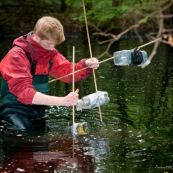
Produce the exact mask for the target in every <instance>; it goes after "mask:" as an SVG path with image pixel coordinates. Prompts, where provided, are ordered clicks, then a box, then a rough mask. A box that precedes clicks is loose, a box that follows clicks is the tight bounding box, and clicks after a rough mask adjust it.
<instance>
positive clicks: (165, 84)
mask: <svg viewBox="0 0 173 173" xmlns="http://www.w3.org/2000/svg"><path fill="white" fill-rule="evenodd" d="M168 52H169V53H170V54H169V55H168V56H169V60H168V61H167V64H166V68H165V70H164V76H163V77H162V82H161V83H162V85H161V87H160V92H159V96H158V101H157V100H155V106H153V109H152V112H151V113H152V117H151V118H150V119H149V124H150V125H151V124H153V123H154V125H155V126H157V125H159V126H160V129H162V130H163V129H164V130H163V131H165V130H166V129H167V130H166V131H167V132H169V131H172V130H171V129H172V127H171V122H172V112H173V111H172V101H173V94H172V90H173V88H172V87H173V83H172V82H173V79H172V77H173V51H172V48H169V51H168ZM168 124H170V126H168Z"/></svg>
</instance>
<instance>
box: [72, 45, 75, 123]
mask: <svg viewBox="0 0 173 173" xmlns="http://www.w3.org/2000/svg"><path fill="white" fill-rule="evenodd" d="M74 67H75V47H74V46H73V78H72V91H73V92H74V91H75V82H74V75H75V74H74ZM72 116H73V117H72V118H73V125H74V123H75V107H74V105H73V110H72Z"/></svg>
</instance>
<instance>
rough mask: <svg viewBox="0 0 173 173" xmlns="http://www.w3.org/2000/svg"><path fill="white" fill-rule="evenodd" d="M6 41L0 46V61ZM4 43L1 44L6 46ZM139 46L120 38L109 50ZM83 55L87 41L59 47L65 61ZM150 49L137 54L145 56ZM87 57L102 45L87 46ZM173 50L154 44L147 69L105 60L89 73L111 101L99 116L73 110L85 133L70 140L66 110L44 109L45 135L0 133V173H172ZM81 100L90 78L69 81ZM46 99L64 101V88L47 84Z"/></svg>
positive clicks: (91, 88) (97, 52) (67, 86)
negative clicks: (84, 124) (85, 126)
mask: <svg viewBox="0 0 173 173" xmlns="http://www.w3.org/2000/svg"><path fill="white" fill-rule="evenodd" d="M11 41H12V39H11V38H9V39H6V41H3V44H2V42H1V46H0V47H1V52H0V54H1V57H2V56H3V55H4V54H5V52H6V51H7V50H8V49H9V48H10V46H9V45H10V44H11ZM7 45H8V46H7ZM139 45H140V44H139V43H138V42H137V41H136V40H124V41H121V42H120V43H119V44H117V45H115V46H114V47H113V48H112V54H113V52H114V51H117V50H124V49H131V48H134V47H136V46H139ZM72 46H75V48H76V60H79V59H81V58H83V57H89V50H88V46H87V43H84V42H83V41H82V39H80V38H73V39H68V41H66V42H65V43H63V44H62V45H61V46H60V47H58V49H59V50H60V52H61V53H62V54H64V55H65V56H66V57H68V58H69V60H72ZM152 46H153V45H150V46H147V47H145V48H143V50H145V51H146V52H147V53H148V54H150V52H151V50H152ZM92 50H93V56H98V55H100V54H101V53H102V52H103V51H104V50H105V47H104V46H101V45H95V44H92ZM106 58H108V57H106V56H105V57H102V58H101V59H100V60H103V59H106ZM172 60H173V48H170V47H168V46H166V45H163V44H160V46H159V49H158V51H157V54H156V56H155V57H154V58H153V60H152V61H151V64H149V65H148V66H147V67H146V68H141V67H135V66H133V67H132V66H130V67H127V66H125V67H120V66H115V65H114V63H113V61H112V60H111V61H107V62H105V63H103V64H101V65H100V67H99V69H98V70H96V71H95V72H96V79H97V86H98V90H100V91H107V92H108V93H109V97H110V102H109V103H108V104H107V105H104V106H103V107H101V112H102V117H103V123H102V124H100V117H99V111H98V109H97V108H95V109H92V110H83V111H80V112H77V111H75V122H87V123H88V125H89V129H90V133H89V134H88V135H79V136H73V135H72V134H71V131H70V126H71V125H72V108H71V107H69V108H66V107H48V108H47V113H46V117H45V118H46V121H47V123H48V126H49V127H50V129H49V130H48V131H47V132H45V133H40V134H32V135H23V134H20V133H17V136H16V132H5V133H2V132H1V140H0V172H4V173H5V172H12V173H18V172H27V173H43V172H49V173H65V172H74V173H75V172H76V173H77V172H82V173H92V172H93V173H94V172H95V173H115V172H117V173H126V172H127V173H130V172H131V173H139V172H141V173H146V172H151V173H164V172H169V173H170V172H173V147H172V146H173V139H172V135H173V125H172V122H173V112H172V103H173V75H172V74H173V73H172V67H173V62H172ZM75 87H76V88H79V89H80V98H81V97H83V96H86V95H88V94H91V93H93V92H95V86H94V80H93V76H91V77H90V78H88V79H87V80H86V81H83V82H80V83H76V84H75ZM51 88H52V91H51V94H54V95H57V96H63V95H66V94H67V93H69V92H70V91H71V90H72V85H71V84H64V83H62V82H60V81H56V82H54V83H51Z"/></svg>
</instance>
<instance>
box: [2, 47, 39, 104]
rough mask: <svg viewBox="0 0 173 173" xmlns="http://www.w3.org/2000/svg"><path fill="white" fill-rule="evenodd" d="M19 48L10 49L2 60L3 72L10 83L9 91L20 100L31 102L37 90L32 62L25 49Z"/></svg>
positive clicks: (26, 102)
mask: <svg viewBox="0 0 173 173" xmlns="http://www.w3.org/2000/svg"><path fill="white" fill-rule="evenodd" d="M18 49H19V50H17V48H15V50H14V48H13V49H12V50H10V51H9V52H8V54H7V55H6V57H5V58H4V59H3V60H2V61H1V64H0V69H1V74H2V76H3V78H4V79H5V80H6V81H7V83H8V88H9V92H10V93H12V94H13V95H15V96H16V97H17V100H18V101H19V102H21V103H23V104H31V103H32V99H33V97H34V95H35V93H36V90H35V89H34V87H33V85H32V75H31V73H30V64H29V61H28V60H27V58H26V57H25V53H24V52H23V50H20V48H18Z"/></svg>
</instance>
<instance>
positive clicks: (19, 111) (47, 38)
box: [0, 16, 99, 130]
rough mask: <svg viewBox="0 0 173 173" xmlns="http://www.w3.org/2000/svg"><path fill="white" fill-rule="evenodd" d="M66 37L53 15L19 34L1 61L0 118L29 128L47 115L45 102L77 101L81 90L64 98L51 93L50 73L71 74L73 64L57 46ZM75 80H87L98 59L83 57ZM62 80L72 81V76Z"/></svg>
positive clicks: (58, 74) (66, 104)
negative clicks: (0, 101) (32, 28)
mask: <svg viewBox="0 0 173 173" xmlns="http://www.w3.org/2000/svg"><path fill="white" fill-rule="evenodd" d="M64 40H65V37H64V31H63V26H62V25H61V23H60V22H59V21H58V20H57V19H56V18H54V17H50V16H45V17H42V18H40V19H39V20H38V21H37V23H36V25H35V28H34V31H33V32H29V33H28V34H26V35H24V36H20V37H19V38H17V39H15V40H14V42H13V47H12V49H11V50H10V51H9V52H8V53H7V55H6V56H5V57H4V59H3V60H2V61H1V65H0V70H1V74H2V83H1V85H2V86H1V97H2V105H1V108H0V117H1V119H2V120H4V121H3V122H7V123H10V124H12V125H13V126H14V127H15V128H18V129H24V130H29V129H31V128H33V126H32V124H33V123H34V122H35V121H36V120H37V119H39V118H42V117H43V116H44V114H45V106H46V105H55V106H72V105H76V104H77V100H78V92H79V90H78V89H77V90H76V91H75V92H70V93H69V94H68V95H66V96H64V97H56V96H50V95H48V94H47V92H48V91H49V85H48V76H52V77H54V78H60V77H62V76H64V75H67V74H69V73H72V63H71V62H69V61H68V60H67V59H66V58H65V57H64V56H63V55H62V54H60V53H59V52H58V51H57V50H56V49H55V46H56V45H58V44H60V43H61V42H63V41H64ZM87 66H90V67H89V68H87V69H85V70H81V71H80V72H78V73H76V74H75V82H77V81H81V80H85V79H86V78H87V77H88V76H89V75H90V74H91V73H92V69H97V68H98V66H99V63H98V60H97V59H96V58H89V59H82V60H80V61H79V62H78V63H76V64H75V70H80V69H83V68H85V67H87ZM61 81H63V82H66V83H69V82H72V75H70V76H68V77H65V78H62V79H61Z"/></svg>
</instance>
